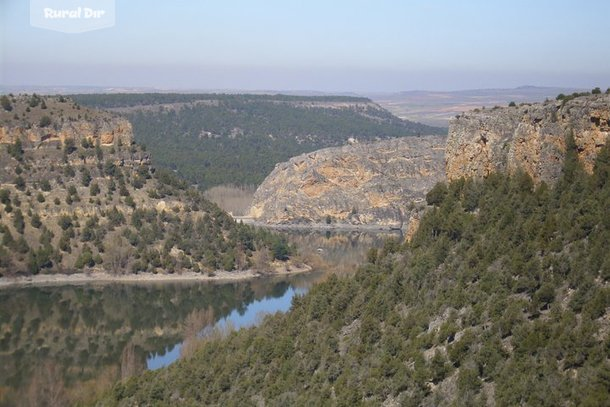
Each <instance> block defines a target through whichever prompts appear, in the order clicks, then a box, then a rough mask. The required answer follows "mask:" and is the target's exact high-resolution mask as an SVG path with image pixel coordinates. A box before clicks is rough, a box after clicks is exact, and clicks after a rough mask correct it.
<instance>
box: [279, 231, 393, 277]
mask: <svg viewBox="0 0 610 407" xmlns="http://www.w3.org/2000/svg"><path fill="white" fill-rule="evenodd" d="M282 233H284V234H285V235H286V236H287V237H288V239H289V241H290V243H292V244H294V245H295V246H297V248H298V252H299V255H300V256H301V257H302V258H303V260H304V261H305V262H306V263H308V264H311V265H313V266H314V267H315V268H316V269H324V270H328V271H333V272H337V273H349V272H353V271H355V270H356V268H357V267H358V266H359V265H360V264H362V263H363V262H365V261H366V255H367V252H368V250H369V249H370V248H372V247H381V246H382V245H383V241H384V240H385V239H387V238H389V237H396V236H400V233H399V232H362V231H309V230H307V231H306V230H290V231H284V232H282Z"/></svg>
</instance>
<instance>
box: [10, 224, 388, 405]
mask: <svg viewBox="0 0 610 407" xmlns="http://www.w3.org/2000/svg"><path fill="white" fill-rule="evenodd" d="M385 237H387V235H385V236H379V235H371V234H362V233H342V234H340V233H333V232H331V233H329V234H327V233H326V232H321V233H314V232H291V233H290V234H289V239H290V241H291V242H292V243H294V244H296V245H297V246H298V247H299V253H300V255H301V256H303V258H304V259H306V260H307V261H308V262H309V263H310V264H314V265H315V267H316V269H317V270H318V271H316V272H313V273H307V274H300V275H295V276H291V277H289V278H266V279H257V280H253V281H250V282H240V283H224V284H210V283H192V282H191V283H184V284H177V283H163V284H148V285H134V284H109V285H83V286H52V287H29V288H18V289H5V290H0V406H28V405H34V406H35V405H41V402H43V401H44V404H45V405H67V404H73V403H82V404H86V403H87V402H89V401H91V400H92V399H94V398H96V397H97V396H98V395H99V394H100V393H101V392H103V391H105V390H106V389H108V388H109V387H111V386H112V384H113V383H115V382H116V381H117V380H120V379H125V378H127V377H129V376H132V375H135V374H138V373H140V372H141V371H143V370H145V369H156V368H159V367H162V366H166V365H167V364H169V363H171V362H173V361H175V360H176V359H177V358H179V357H180V356H188V355H190V354H192V352H193V351H194V349H196V348H197V343H198V341H199V340H200V339H201V337H202V336H205V335H210V334H214V332H217V331H218V330H220V331H222V330H226V329H228V328H229V327H233V328H235V329H237V328H241V327H245V326H251V325H253V324H255V323H257V321H258V320H259V319H260V316H261V314H264V313H270V312H277V311H282V312H283V311H286V310H288V309H289V308H290V304H291V301H292V298H293V297H294V296H295V295H301V294H304V293H305V292H307V290H308V289H309V288H310V287H311V285H312V284H315V283H316V282H318V281H321V280H322V279H324V278H325V276H326V275H327V274H328V273H329V272H339V273H346V272H349V271H350V270H354V269H355V268H356V266H357V265H358V264H359V263H361V262H362V261H364V259H365V258H366V252H367V251H368V249H369V248H370V247H372V246H378V245H380V244H381V242H382V241H383V239H384V238H385Z"/></svg>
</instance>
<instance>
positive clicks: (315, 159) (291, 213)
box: [250, 136, 445, 227]
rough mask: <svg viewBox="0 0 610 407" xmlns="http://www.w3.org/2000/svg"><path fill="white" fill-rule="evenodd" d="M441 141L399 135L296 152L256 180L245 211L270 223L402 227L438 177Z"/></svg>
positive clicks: (438, 179) (259, 219) (429, 137)
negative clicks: (397, 136) (254, 190)
mask: <svg viewBox="0 0 610 407" xmlns="http://www.w3.org/2000/svg"><path fill="white" fill-rule="evenodd" d="M444 142H445V140H444V138H443V137H441V136H424V137H404V138H399V139H394V140H386V141H381V142H377V143H371V144H359V143H356V144H353V145H349V146H345V147H337V148H326V149H322V150H318V151H315V152H313V153H308V154H303V155H299V156H297V157H294V158H292V159H290V160H289V161H288V162H284V163H281V164H278V165H277V166H276V167H275V169H274V170H273V172H272V173H271V174H270V175H269V176H268V177H267V179H266V180H265V181H264V182H263V183H262V184H261V185H260V187H259V188H258V190H257V191H256V194H255V196H254V201H253V204H252V207H251V210H250V214H251V216H252V217H253V218H255V219H256V220H258V221H261V222H265V223H270V224H287V223H319V224H349V225H367V224H375V225H383V226H390V227H402V226H403V224H405V225H406V223H407V221H408V220H409V218H410V217H411V215H412V213H411V212H415V211H416V209H415V206H416V205H413V204H417V203H419V202H421V201H423V199H424V196H425V193H426V192H427V191H428V190H429V189H430V188H431V187H432V186H433V185H434V184H435V183H436V182H438V181H440V180H442V179H443V148H444Z"/></svg>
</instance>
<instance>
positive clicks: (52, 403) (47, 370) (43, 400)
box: [15, 361, 67, 407]
mask: <svg viewBox="0 0 610 407" xmlns="http://www.w3.org/2000/svg"><path fill="white" fill-rule="evenodd" d="M15 401H16V402H17V403H18V404H19V405H23V406H32V407H36V406H48V407H60V406H64V405H66V404H67V400H66V392H65V386H64V381H63V375H62V373H61V368H60V367H59V366H58V365H57V364H56V363H54V362H52V361H46V362H44V363H42V364H40V365H38V366H37V367H36V368H35V369H34V372H33V374H32V378H31V381H30V384H29V386H28V389H27V393H26V395H25V397H24V398H21V399H17V400H15Z"/></svg>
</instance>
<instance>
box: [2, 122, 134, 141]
mask: <svg viewBox="0 0 610 407" xmlns="http://www.w3.org/2000/svg"><path fill="white" fill-rule="evenodd" d="M66 139H72V140H74V141H75V142H76V143H77V144H80V142H81V141H82V139H88V140H89V141H90V142H92V143H93V144H95V143H96V142H97V140H99V141H100V144H101V145H103V146H111V145H117V144H122V145H126V146H129V145H131V144H132V141H133V132H132V129H131V123H129V122H128V121H127V120H125V119H123V118H120V117H112V118H106V117H103V118H102V117H98V118H94V119H91V120H76V121H65V122H63V123H57V124H55V125H53V126H48V127H40V126H37V125H34V126H19V125H11V126H2V127H0V144H8V143H14V142H15V141H16V140H21V141H22V142H24V143H30V144H32V145H40V144H41V143H48V142H53V141H59V142H61V143H64V142H65V141H66Z"/></svg>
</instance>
